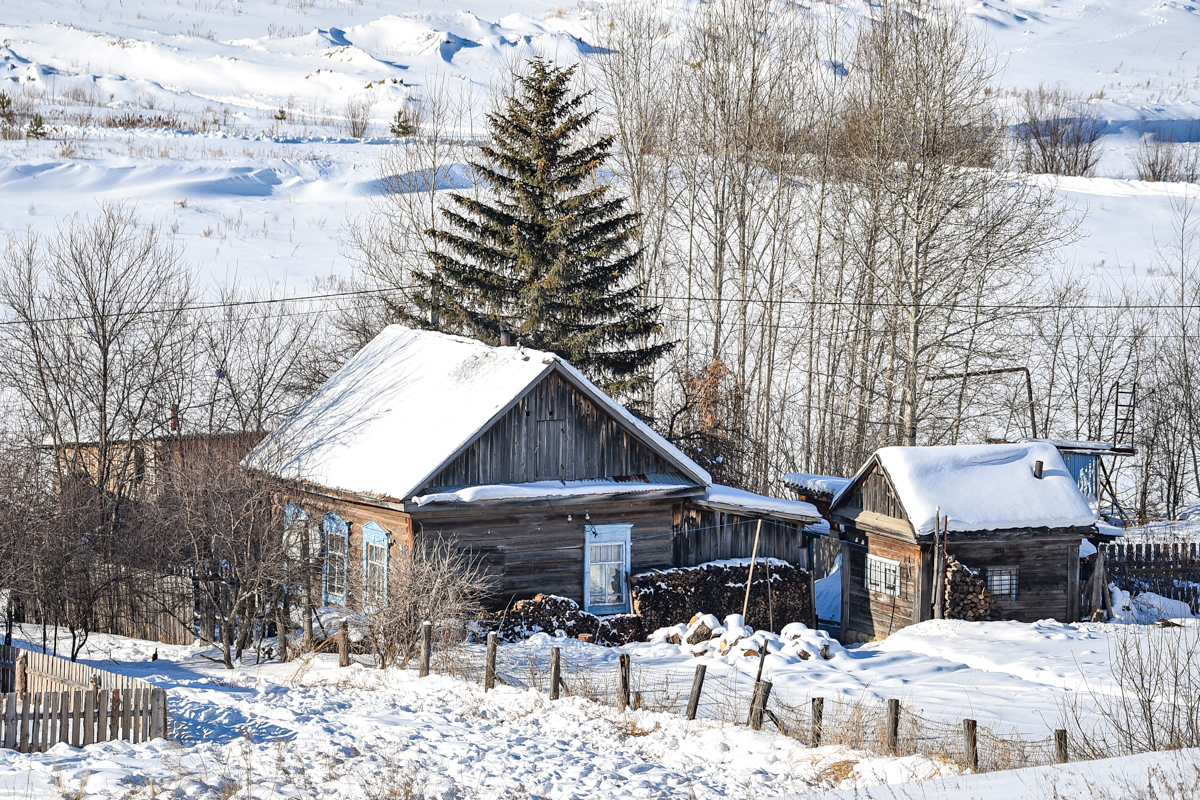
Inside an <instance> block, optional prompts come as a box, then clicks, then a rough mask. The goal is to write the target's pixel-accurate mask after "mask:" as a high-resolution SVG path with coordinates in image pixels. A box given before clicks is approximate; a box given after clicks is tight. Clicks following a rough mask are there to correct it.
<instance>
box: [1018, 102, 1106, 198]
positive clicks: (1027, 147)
mask: <svg viewBox="0 0 1200 800" xmlns="http://www.w3.org/2000/svg"><path fill="white" fill-rule="evenodd" d="M1023 105H1024V112H1025V119H1024V120H1023V122H1022V123H1021V124H1020V125H1019V126H1018V128H1017V138H1018V141H1019V142H1020V144H1021V150H1022V157H1023V163H1024V166H1025V169H1027V170H1029V171H1031V172H1043V173H1049V174H1051V175H1074V176H1083V177H1091V176H1092V175H1094V174H1095V173H1096V164H1097V163H1099V161H1100V135H1101V133H1103V131H1104V120H1103V119H1102V118H1101V117H1100V110H1099V107H1098V106H1096V105H1093V104H1091V103H1089V102H1088V101H1087V100H1086V99H1085V98H1084V97H1082V96H1080V95H1077V94H1072V93H1071V92H1069V91H1067V90H1066V89H1064V88H1063V87H1061V86H1054V87H1047V86H1044V85H1042V86H1038V88H1037V89H1031V90H1029V91H1028V92H1026V93H1025V97H1024V103H1023Z"/></svg>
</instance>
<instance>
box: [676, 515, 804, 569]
mask: <svg viewBox="0 0 1200 800" xmlns="http://www.w3.org/2000/svg"><path fill="white" fill-rule="evenodd" d="M675 526H676V528H675V529H676V531H677V533H676V534H675V539H674V541H675V553H674V557H673V558H672V563H673V564H674V565H675V566H677V567H694V566H696V565H697V564H704V563H706V562H709V561H718V560H721V559H725V558H750V556H751V555H753V553H754V533H755V529H756V528H757V526H758V517H748V516H742V515H737V514H730V513H726V512H723V511H716V510H713V509H710V508H703V507H700V506H695V505H692V504H690V503H689V504H681V505H677V506H676V507H675ZM758 555H759V556H760V557H762V558H779V559H782V560H784V561H787V562H788V563H789V564H792V565H793V566H797V567H802V568H804V569H808V566H809V565H808V548H807V546H806V545H805V543H804V534H803V531H802V528H801V527H800V526H799V525H796V524H792V523H788V522H784V521H781V520H763V524H762V531H761V532H760V534H759V542H758Z"/></svg>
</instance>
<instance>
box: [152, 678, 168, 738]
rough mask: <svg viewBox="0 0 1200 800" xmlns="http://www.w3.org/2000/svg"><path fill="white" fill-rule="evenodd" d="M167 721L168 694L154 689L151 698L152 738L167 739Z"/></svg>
mask: <svg viewBox="0 0 1200 800" xmlns="http://www.w3.org/2000/svg"><path fill="white" fill-rule="evenodd" d="M166 720H167V693H166V691H164V690H163V689H154V690H153V692H152V693H151V696H150V738H151V739H165V738H167V731H166Z"/></svg>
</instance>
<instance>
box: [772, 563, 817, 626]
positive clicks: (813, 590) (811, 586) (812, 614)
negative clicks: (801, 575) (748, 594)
mask: <svg viewBox="0 0 1200 800" xmlns="http://www.w3.org/2000/svg"><path fill="white" fill-rule="evenodd" d="M816 583H817V582H816V579H815V578H813V568H812V565H811V564H809V566H808V606H809V615H808V617H809V619H810V620H811V622H810V624H809V627H810V628H812V629H813V630H814V631H815V630H816V629H817V586H816ZM768 585H770V584H768Z"/></svg>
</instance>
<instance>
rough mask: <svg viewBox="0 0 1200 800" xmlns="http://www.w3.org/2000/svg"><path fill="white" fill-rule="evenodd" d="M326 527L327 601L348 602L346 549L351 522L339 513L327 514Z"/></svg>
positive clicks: (341, 604) (337, 603) (325, 590)
mask: <svg viewBox="0 0 1200 800" xmlns="http://www.w3.org/2000/svg"><path fill="white" fill-rule="evenodd" d="M323 527H324V529H325V589H324V595H325V602H326V603H332V604H334V605H339V606H344V605H345V604H346V550H347V545H348V544H349V539H350V523H348V522H345V521H344V520H342V518H341V517H339V516H338V515H337V514H326V515H325V521H324V524H323Z"/></svg>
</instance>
